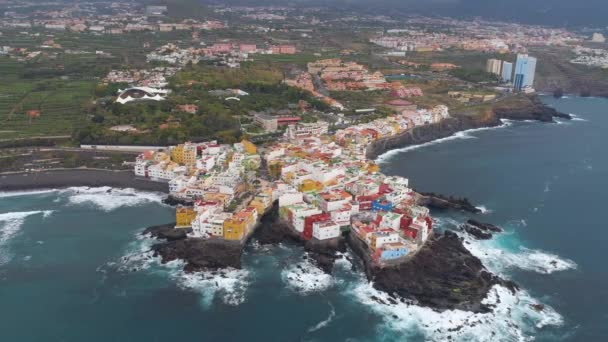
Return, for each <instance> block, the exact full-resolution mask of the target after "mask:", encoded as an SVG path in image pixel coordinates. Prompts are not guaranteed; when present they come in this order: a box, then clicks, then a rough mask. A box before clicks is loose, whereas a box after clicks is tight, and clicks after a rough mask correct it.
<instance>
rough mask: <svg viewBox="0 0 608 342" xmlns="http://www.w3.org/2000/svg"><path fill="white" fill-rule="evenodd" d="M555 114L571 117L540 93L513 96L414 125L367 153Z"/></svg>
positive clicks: (550, 118)
mask: <svg viewBox="0 0 608 342" xmlns="http://www.w3.org/2000/svg"><path fill="white" fill-rule="evenodd" d="M555 118H560V119H565V120H569V119H572V117H571V116H570V115H569V114H564V113H560V112H558V111H557V110H556V109H555V108H552V107H549V106H547V105H545V104H544V103H542V101H541V100H540V98H539V97H538V96H535V95H534V96H514V97H513V98H510V99H506V100H503V101H498V102H496V103H495V104H493V106H492V108H491V109H490V110H488V111H487V112H486V113H484V114H483V115H479V116H476V117H472V116H469V115H466V114H458V113H454V114H453V116H452V117H451V118H448V119H445V120H443V121H441V122H438V123H434V124H430V125H424V126H418V127H414V128H413V129H411V130H408V131H406V132H403V133H401V134H398V135H396V136H392V137H387V138H382V139H379V140H377V141H374V142H373V143H371V144H370V145H369V146H368V147H367V150H366V157H367V159H370V160H375V159H377V158H378V157H379V156H380V155H382V154H384V153H386V152H388V151H390V150H394V149H399V148H404V147H408V146H413V145H420V144H424V143H427V142H431V141H433V140H437V139H442V138H447V137H449V136H452V135H454V134H455V133H458V132H461V131H466V130H470V129H476V128H486V127H496V126H500V125H501V124H502V122H501V119H508V120H515V121H524V120H534V121H540V122H554V119H555Z"/></svg>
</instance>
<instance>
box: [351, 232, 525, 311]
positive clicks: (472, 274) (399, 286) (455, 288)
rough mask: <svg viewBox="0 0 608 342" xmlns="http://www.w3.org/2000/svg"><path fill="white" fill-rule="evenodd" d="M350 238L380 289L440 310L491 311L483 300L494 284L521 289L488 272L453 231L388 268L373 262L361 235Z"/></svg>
mask: <svg viewBox="0 0 608 342" xmlns="http://www.w3.org/2000/svg"><path fill="white" fill-rule="evenodd" d="M347 241H348V243H349V246H351V247H352V249H353V250H354V251H355V253H357V254H359V255H361V256H362V260H363V261H364V267H365V270H366V273H367V276H368V279H369V280H370V281H373V284H374V287H375V288H376V289H378V290H381V291H385V292H387V293H389V294H391V295H394V297H395V298H397V297H401V298H405V299H409V300H413V301H415V302H417V303H419V304H420V305H424V306H428V307H431V308H433V309H435V310H438V311H443V310H454V309H458V310H466V311H473V312H488V311H490V310H491V307H489V306H488V305H485V304H483V303H482V301H483V300H484V299H485V298H486V297H487V294H488V292H489V291H490V289H491V288H492V286H494V285H497V284H499V285H503V286H505V287H507V288H509V289H510V290H511V291H517V290H518V287H517V285H516V284H515V283H513V282H511V281H506V280H503V279H501V278H499V277H497V276H495V275H493V274H491V273H490V272H488V271H487V270H486V269H485V268H484V266H483V265H482V263H481V261H480V260H479V259H478V258H476V257H475V256H473V255H472V254H471V253H470V252H469V251H468V250H467V249H466V248H465V247H464V245H463V244H462V240H461V239H460V238H459V237H458V236H457V235H456V234H455V233H453V232H450V231H447V232H445V234H443V235H439V234H435V235H434V236H433V237H432V238H431V240H430V241H429V242H428V243H427V244H426V245H425V246H424V247H422V249H421V250H420V251H419V252H418V253H416V254H415V255H414V256H413V257H412V258H411V259H409V260H408V261H407V262H403V263H400V264H398V265H395V266H386V267H380V266H378V265H375V264H374V263H372V262H370V258H369V257H367V254H368V253H366V246H365V245H364V244H363V243H361V242H360V240H359V239H358V238H357V237H354V236H350V237H349V238H348V240H347Z"/></svg>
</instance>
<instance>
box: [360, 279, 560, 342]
mask: <svg viewBox="0 0 608 342" xmlns="http://www.w3.org/2000/svg"><path fill="white" fill-rule="evenodd" d="M349 292H350V293H351V294H352V295H353V297H354V298H356V299H357V300H358V301H359V302H361V303H363V304H366V305H368V306H369V308H370V309H371V310H372V311H373V312H375V313H376V314H379V315H380V316H382V317H383V318H384V323H383V324H381V325H380V326H379V327H378V339H379V340H387V341H394V340H395V335H397V336H400V338H399V340H406V339H407V337H408V336H415V335H418V336H417V337H418V338H419V335H420V334H421V335H423V336H424V340H426V341H448V340H451V341H491V340H497V341H529V340H532V339H533V338H534V335H535V333H536V331H537V329H540V328H542V327H545V326H559V325H561V324H563V319H562V317H561V316H560V315H559V314H558V313H557V312H555V310H553V309H552V308H551V307H549V306H546V305H545V306H544V307H543V308H542V310H537V309H535V308H534V307H533V305H538V304H540V303H539V302H538V301H536V300H534V299H533V298H532V297H531V296H530V295H529V294H528V293H527V292H526V291H524V290H520V291H518V292H517V293H515V294H512V293H511V292H510V291H509V290H508V289H506V288H504V287H502V286H494V287H493V288H492V289H491V290H490V293H489V294H488V297H487V298H486V299H485V300H484V301H483V303H484V304H487V305H490V306H491V307H492V308H493V310H492V312H489V313H472V312H467V311H461V310H448V311H444V312H436V311H433V310H432V309H430V308H427V307H422V306H418V305H416V304H414V303H411V302H408V301H404V302H401V301H397V303H396V304H390V303H391V302H393V303H394V302H395V301H394V300H391V299H390V297H389V295H388V294H387V293H385V292H381V291H378V290H376V289H374V288H373V286H372V284H371V283H368V282H367V281H365V280H362V281H360V282H359V283H358V284H357V285H355V286H354V287H353V288H352V289H350V291H349Z"/></svg>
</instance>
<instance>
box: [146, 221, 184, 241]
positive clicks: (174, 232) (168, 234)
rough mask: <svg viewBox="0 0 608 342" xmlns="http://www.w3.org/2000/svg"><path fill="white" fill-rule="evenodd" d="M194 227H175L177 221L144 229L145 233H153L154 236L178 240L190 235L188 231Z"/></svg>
mask: <svg viewBox="0 0 608 342" xmlns="http://www.w3.org/2000/svg"><path fill="white" fill-rule="evenodd" d="M191 231H192V229H189V228H179V229H175V222H173V223H168V224H161V225H158V226H152V227H148V228H146V230H144V231H143V233H142V234H143V235H151V236H152V237H154V238H157V239H161V240H167V241H176V240H183V239H185V238H187V237H188V233H190V232H191Z"/></svg>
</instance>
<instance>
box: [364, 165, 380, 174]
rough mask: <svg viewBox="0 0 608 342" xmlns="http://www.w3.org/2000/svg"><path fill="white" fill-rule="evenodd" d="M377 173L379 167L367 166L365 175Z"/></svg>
mask: <svg viewBox="0 0 608 342" xmlns="http://www.w3.org/2000/svg"><path fill="white" fill-rule="evenodd" d="M377 172H380V166H378V164H375V163H369V164H367V173H377Z"/></svg>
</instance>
